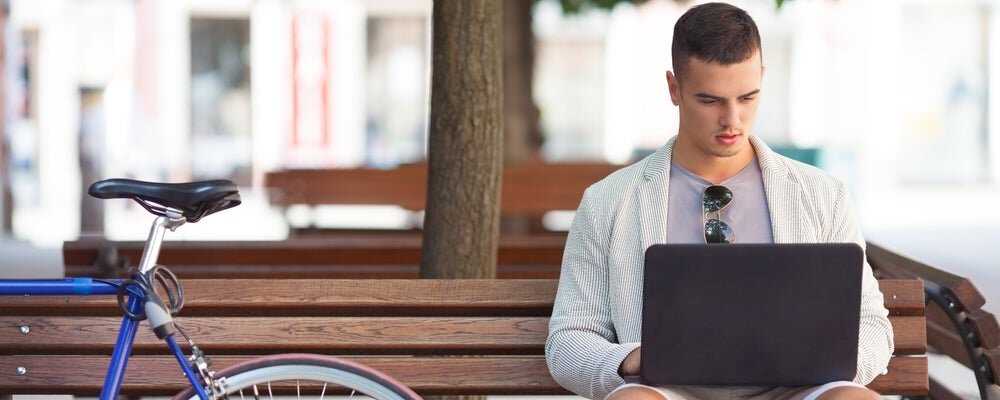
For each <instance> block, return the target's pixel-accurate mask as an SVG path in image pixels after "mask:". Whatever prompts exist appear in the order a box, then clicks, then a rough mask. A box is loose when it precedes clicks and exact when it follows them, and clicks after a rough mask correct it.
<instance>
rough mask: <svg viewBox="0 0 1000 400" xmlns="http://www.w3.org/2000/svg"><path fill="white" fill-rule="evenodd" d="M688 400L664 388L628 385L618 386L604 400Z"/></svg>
mask: <svg viewBox="0 0 1000 400" xmlns="http://www.w3.org/2000/svg"><path fill="white" fill-rule="evenodd" d="M631 399H637V400H689V398H688V397H687V396H684V395H682V394H680V393H678V392H676V391H673V390H670V389H666V388H656V387H652V386H646V385H640V384H636V383H629V384H625V385H622V386H619V387H618V389H615V390H614V391H612V392H611V394H608V397H605V398H604V400H631Z"/></svg>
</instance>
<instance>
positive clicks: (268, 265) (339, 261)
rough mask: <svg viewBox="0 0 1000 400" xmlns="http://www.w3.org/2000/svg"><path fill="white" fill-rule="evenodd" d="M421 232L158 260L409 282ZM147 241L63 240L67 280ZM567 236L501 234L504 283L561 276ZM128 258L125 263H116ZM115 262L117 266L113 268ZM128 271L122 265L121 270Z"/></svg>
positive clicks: (168, 246)
mask: <svg viewBox="0 0 1000 400" xmlns="http://www.w3.org/2000/svg"><path fill="white" fill-rule="evenodd" d="M422 240H423V239H422V237H421V235H420V234H407V235H373V234H367V235H336V236H324V237H302V238H295V239H289V240H283V241H211V242H177V241H167V242H164V243H163V245H162V247H161V250H160V256H159V259H158V260H159V263H160V264H163V265H167V266H169V267H170V269H171V271H173V272H174V273H175V274H177V276H179V277H181V278H190V279H203V278H300V279H304V278H309V279H365V278H380V279H409V278H418V277H419V267H418V265H419V264H420V251H421V246H422ZM143 245H144V242H138V241H117V242H109V241H107V240H105V239H102V238H81V239H79V240H75V241H67V242H65V243H63V249H62V254H63V264H64V265H65V274H66V276H71V277H74V276H125V275H126V274H127V273H128V271H127V268H128V267H130V266H134V265H135V264H136V263H138V261H139V259H140V258H141V256H142V248H143ZM565 245H566V235H565V234H547V235H532V236H513V235H511V236H501V237H500V239H499V243H498V251H497V264H498V267H497V273H498V277H500V278H519V279H533V278H553V277H557V276H559V265H560V263H561V262H562V256H563V249H564V247H565ZM111 251H113V252H114V253H115V254H116V255H115V257H114V258H117V259H119V260H121V259H123V258H127V259H128V262H127V263H124V264H122V263H115V262H111V260H110V259H109V258H108V254H109V252H111ZM111 264H114V265H111ZM123 266H124V268H123Z"/></svg>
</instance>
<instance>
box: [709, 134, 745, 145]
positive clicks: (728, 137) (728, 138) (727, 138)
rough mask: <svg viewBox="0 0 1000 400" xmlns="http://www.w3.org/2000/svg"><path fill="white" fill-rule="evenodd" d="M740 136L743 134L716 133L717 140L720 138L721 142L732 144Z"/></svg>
mask: <svg viewBox="0 0 1000 400" xmlns="http://www.w3.org/2000/svg"><path fill="white" fill-rule="evenodd" d="M740 136H741V135H740V134H738V133H729V134H722V135H716V136H715V140H718V141H719V142H721V143H722V144H725V145H731V144H734V143H736V141H737V140H738V139H739V138H740Z"/></svg>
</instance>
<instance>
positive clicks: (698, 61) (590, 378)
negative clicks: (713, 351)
mask: <svg viewBox="0 0 1000 400" xmlns="http://www.w3.org/2000/svg"><path fill="white" fill-rule="evenodd" d="M672 53H673V66H674V72H669V71H668V72H667V74H666V75H667V83H668V86H669V90H670V98H671V101H672V102H673V103H674V105H675V106H677V107H678V109H679V111H680V123H679V126H678V131H677V136H676V137H675V138H673V139H671V140H670V141H668V142H667V143H666V145H664V146H663V147H662V148H660V149H659V150H658V151H657V152H655V153H654V154H652V155H650V156H649V157H646V158H645V159H643V160H641V161H640V162H638V163H636V164H634V165H631V166H629V167H626V168H623V169H621V170H619V171H617V172H615V173H613V174H611V175H610V176H608V177H607V178H605V179H603V180H602V181H600V182H598V183H596V184H594V185H593V186H591V187H590V188H589V189H588V190H587V191H586V192H585V194H584V196H583V200H582V201H581V203H580V207H579V209H578V210H577V213H576V216H575V218H574V220H573V224H572V227H571V229H570V232H569V237H568V239H567V243H566V252H565V254H564V256H563V265H562V275H561V277H560V281H559V291H558V295H557V296H556V302H555V308H554V310H553V315H552V319H551V322H550V327H549V338H548V341H547V343H546V358H547V360H548V364H549V369H550V371H551V373H552V376H553V377H554V378H555V379H556V381H558V382H559V383H560V384H561V385H563V386H565V387H566V388H568V389H570V390H572V391H573V392H576V393H577V394H580V395H582V396H585V397H588V398H594V399H600V398H605V397H606V396H607V397H608V398H609V399H622V398H655V399H663V398H667V399H670V400H682V399H714V398H727V399H728V398H757V399H803V398H808V399H814V398H817V397H818V398H820V399H824V400H826V399H838V398H839V399H847V398H850V399H868V398H879V396H878V394H877V393H875V392H873V391H870V390H868V389H867V388H865V387H864V386H862V385H865V384H867V383H869V382H871V380H872V379H874V378H875V376H876V375H878V374H879V373H881V372H882V371H883V370H884V369H885V367H886V366H887V365H888V362H889V357H890V356H891V355H892V351H893V338H892V327H891V325H890V324H889V320H888V318H887V315H888V312H887V311H886V309H885V307H884V306H883V299H882V293H881V292H880V291H879V289H878V284H877V282H876V281H875V278H874V276H873V275H872V271H871V267H870V266H869V265H867V263H866V264H865V265H864V273H863V281H862V292H863V294H862V300H861V324H860V336H859V338H860V340H859V344H858V368H857V377H856V378H855V379H854V382H832V383H830V384H827V385H822V386H819V387H807V388H803V387H795V388H782V387H778V388H773V387H735V388H719V387H687V386H686V387H670V388H650V387H648V386H642V385H624V380H623V378H622V376H623V375H636V374H638V371H639V363H640V359H639V352H638V351H637V350H638V348H639V346H640V343H639V340H640V337H641V335H640V331H641V326H640V324H641V318H640V314H641V308H642V307H641V305H642V298H641V297H642V282H641V281H642V268H643V255H644V251H645V250H646V248H647V247H649V246H650V245H652V244H656V243H692V242H698V243H705V242H706V241H710V242H732V241H738V242H740V243H753V242H758V243H761V242H763V243H794V242H799V243H801V242H854V243H857V244H859V245H861V246H862V247H863V246H864V239H863V238H862V236H861V233H860V229H859V226H858V223H857V221H856V220H855V216H854V211H853V209H852V207H851V205H850V200H849V196H848V194H847V191H846V188H845V187H844V185H843V183H841V182H839V181H837V180H836V179H834V178H832V177H830V176H829V175H827V174H825V173H823V172H822V171H820V170H818V169H816V168H813V167H810V166H807V165H804V164H801V163H798V162H795V161H792V160H790V159H787V158H785V157H782V156H780V155H778V154H775V153H774V152H772V151H771V150H770V149H769V148H768V147H767V146H766V145H765V144H764V143H763V142H761V141H760V140H759V139H757V138H756V137H754V136H752V135H751V128H752V127H753V122H754V117H755V116H756V113H757V106H758V104H759V103H760V95H761V93H760V85H761V79H762V77H763V74H764V67H763V65H762V62H761V45H760V36H759V33H758V31H757V27H756V25H755V23H754V21H753V20H752V19H751V18H750V16H749V15H747V14H746V12H744V11H743V10H741V9H739V8H736V7H734V6H731V5H727V4H719V3H709V4H704V5H700V6H697V7H694V8H692V9H690V10H689V11H688V12H686V13H685V14H684V15H683V16H682V17H681V18H680V19H679V20H678V21H677V24H676V26H675V27H674V38H673V46H672ZM710 186H716V187H717V186H722V187H723V188H722V189H718V188H716V189H709V192H706V188H708V187H710ZM719 190H722V193H721V194H727V193H726V192H730V193H731V194H729V197H730V198H731V200H725V201H721V202H720V201H717V200H720V199H722V198H724V197H725V196H721V197H719V195H720V193H719ZM705 199H707V200H711V201H716V204H714V205H713V204H707V203H706V204H705V207H706V208H708V210H707V211H711V212H710V213H705V210H704V209H703V201H704V200H705ZM713 220H714V221H713ZM706 221H708V223H707V224H706ZM736 234H739V236H738V239H735V238H736ZM721 245H724V244H721ZM776 329H779V328H778V327H776ZM664 356H665V357H669V355H664ZM753 367H754V366H752V365H747V368H753ZM615 389H618V390H617V391H615ZM613 391H614V392H613ZM612 392H613V393H612ZM609 393H610V394H611V395H610V396H609Z"/></svg>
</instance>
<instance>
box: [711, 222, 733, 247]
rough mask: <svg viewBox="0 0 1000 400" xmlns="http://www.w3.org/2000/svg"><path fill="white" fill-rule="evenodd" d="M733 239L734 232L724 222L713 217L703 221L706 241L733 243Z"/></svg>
mask: <svg viewBox="0 0 1000 400" xmlns="http://www.w3.org/2000/svg"><path fill="white" fill-rule="evenodd" d="M735 241H736V234H735V233H733V230H732V229H731V228H729V225H726V223H725V222H722V221H720V220H718V219H715V218H712V219H709V220H708V221H706V222H705V242H706V243H733V242H735Z"/></svg>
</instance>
